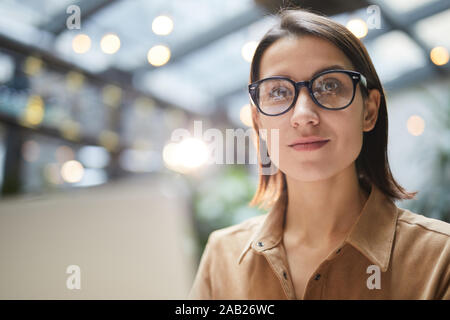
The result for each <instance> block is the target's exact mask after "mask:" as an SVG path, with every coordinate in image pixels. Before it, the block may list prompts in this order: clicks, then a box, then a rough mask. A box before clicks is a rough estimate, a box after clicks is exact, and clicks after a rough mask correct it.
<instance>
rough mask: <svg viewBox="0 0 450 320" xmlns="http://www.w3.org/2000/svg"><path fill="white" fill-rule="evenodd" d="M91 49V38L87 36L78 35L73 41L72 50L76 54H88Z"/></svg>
mask: <svg viewBox="0 0 450 320" xmlns="http://www.w3.org/2000/svg"><path fill="white" fill-rule="evenodd" d="M90 48H91V38H89V36H88V35H86V34H78V35H76V36H75V37H74V38H73V40H72V49H73V51H75V52H76V53H80V54H81V53H86V52H88V51H89V49H90Z"/></svg>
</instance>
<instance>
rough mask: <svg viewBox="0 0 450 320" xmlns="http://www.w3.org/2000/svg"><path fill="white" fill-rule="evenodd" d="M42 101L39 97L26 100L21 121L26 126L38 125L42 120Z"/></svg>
mask: <svg viewBox="0 0 450 320" xmlns="http://www.w3.org/2000/svg"><path fill="white" fill-rule="evenodd" d="M44 112H45V110H44V101H43V100H42V98H41V97H40V96H31V97H30V98H29V99H28V103H27V106H26V108H25V112H24V114H23V121H24V123H25V124H28V125H32V126H35V125H38V124H40V123H41V122H42V120H43V119H44Z"/></svg>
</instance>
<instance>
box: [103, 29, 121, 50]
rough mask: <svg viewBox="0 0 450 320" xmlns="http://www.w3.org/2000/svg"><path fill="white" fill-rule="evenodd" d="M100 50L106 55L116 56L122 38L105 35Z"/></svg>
mask: <svg viewBox="0 0 450 320" xmlns="http://www.w3.org/2000/svg"><path fill="white" fill-rule="evenodd" d="M100 48H101V49H102V51H103V52H104V53H106V54H114V53H116V52H117V51H118V50H119V49H120V38H119V36H117V35H116V34H114V33H108V34H105V35H104V36H103V38H102V40H101V41H100Z"/></svg>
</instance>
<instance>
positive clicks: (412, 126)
mask: <svg viewBox="0 0 450 320" xmlns="http://www.w3.org/2000/svg"><path fill="white" fill-rule="evenodd" d="M406 127H407V128H408V132H409V133H410V134H412V135H413V136H420V135H421V134H422V133H423V131H424V130H425V121H424V120H423V119H422V117H420V116H417V115H413V116H411V117H409V119H408V121H407V123H406Z"/></svg>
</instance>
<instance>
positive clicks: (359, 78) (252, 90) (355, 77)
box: [248, 70, 368, 116]
mask: <svg viewBox="0 0 450 320" xmlns="http://www.w3.org/2000/svg"><path fill="white" fill-rule="evenodd" d="M333 72H340V73H345V74H347V75H348V76H349V77H350V78H351V80H352V81H353V95H352V98H351V99H350V102H349V103H348V104H347V105H345V106H343V107H340V108H327V107H325V106H324V105H322V104H320V102H319V101H317V99H316V98H315V97H314V94H313V92H312V84H313V82H314V80H316V79H317V78H319V77H320V76H322V75H324V74H327V73H333ZM273 79H282V80H287V81H289V82H290V83H292V85H293V86H294V88H295V96H294V99H293V100H292V104H291V105H290V106H289V107H288V108H287V109H286V110H284V111H283V112H281V113H277V114H268V113H265V112H264V111H263V110H262V109H261V108H260V107H259V102H258V99H257V92H258V87H259V85H260V84H261V83H263V82H264V81H267V80H273ZM359 82H361V83H362V85H363V86H364V88H365V89H366V90H368V88H367V79H366V77H364V76H363V75H362V74H361V73H359V72H357V71H352V70H327V71H324V72H320V73H318V74H316V75H315V76H314V77H313V78H312V79H311V80H308V81H299V82H295V81H294V80H292V79H289V78H287V77H282V76H274V77H269V78H265V79H261V80H258V81H255V82H253V83H251V84H249V85H248V92H249V94H250V97H251V99H252V101H253V103H254V104H255V106H256V107H257V108H258V111H259V112H261V113H262V114H264V115H266V116H279V115H282V114H284V113H286V112H288V111H289V110H291V109H292V107H293V106H295V104H296V103H297V99H298V96H299V93H300V89H301V87H306V88H307V89H308V92H309V95H310V97H311V99H312V100H313V101H314V102H315V103H316V104H317V105H318V106H319V107H321V108H324V109H326V110H342V109H345V108H347V107H348V106H349V105H350V104H351V103H352V102H353V99H354V98H355V93H356V86H357V84H358V83H359Z"/></svg>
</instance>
